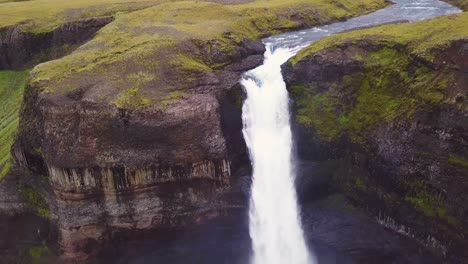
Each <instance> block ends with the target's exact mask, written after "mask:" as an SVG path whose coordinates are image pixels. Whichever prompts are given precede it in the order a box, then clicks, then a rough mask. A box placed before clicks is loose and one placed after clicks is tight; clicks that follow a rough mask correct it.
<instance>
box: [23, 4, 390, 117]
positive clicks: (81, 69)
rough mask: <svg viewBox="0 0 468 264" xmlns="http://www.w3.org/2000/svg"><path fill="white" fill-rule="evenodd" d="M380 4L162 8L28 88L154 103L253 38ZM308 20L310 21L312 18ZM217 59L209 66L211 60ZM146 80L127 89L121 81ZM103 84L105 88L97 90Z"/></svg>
mask: <svg viewBox="0 0 468 264" xmlns="http://www.w3.org/2000/svg"><path fill="white" fill-rule="evenodd" d="M386 4H387V3H386V2H385V1H383V0H359V1H351V0H339V1H333V2H330V1H325V0H293V1H287V2H285V1H282V0H269V1H266V0H257V1H254V2H251V3H247V4H240V5H231V6H230V5H221V4H216V3H206V2H172V3H165V4H161V5H158V6H155V7H151V8H146V9H144V10H140V11H135V12H132V13H130V14H126V15H121V16H118V17H117V19H116V20H115V21H114V22H112V23H110V24H109V25H107V26H106V27H104V28H103V29H102V30H100V31H99V32H98V33H97V35H96V36H95V37H94V38H93V39H92V40H91V41H89V42H88V43H87V44H85V45H83V46H81V47H80V48H78V49H77V50H76V51H75V52H73V53H72V54H71V55H69V56H66V57H64V58H62V59H60V60H55V61H51V62H47V63H44V64H41V65H39V66H38V67H36V68H35V69H34V71H33V73H32V76H33V78H32V82H31V85H32V87H34V88H36V89H40V90H43V91H44V92H47V93H50V94H54V95H60V94H63V93H67V92H70V91H72V90H75V89H77V88H80V87H92V88H91V89H98V90H94V91H93V92H89V93H88V94H93V95H95V96H96V98H87V99H90V100H96V101H98V100H101V101H102V100H108V101H110V102H112V103H115V104H116V105H118V106H120V107H128V108H137V107H145V106H149V105H154V104H156V103H160V102H161V101H162V100H164V98H166V96H167V95H168V94H171V93H173V92H175V91H181V92H183V93H184V92H187V89H188V88H189V87H191V86H192V82H193V81H194V80H197V79H198V78H199V77H200V76H201V75H203V74H204V73H207V72H211V71H213V70H216V69H218V68H219V67H222V66H224V65H226V64H228V63H230V62H231V57H232V56H233V55H234V54H235V52H236V48H237V47H238V46H239V43H240V41H241V40H243V39H245V38H251V39H258V38H260V37H262V36H264V35H266V34H271V33H280V32H284V31H287V30H292V29H295V28H298V27H300V26H302V25H301V24H299V23H298V22H297V21H296V18H297V16H303V17H304V19H303V20H304V21H305V22H306V23H310V24H317V23H325V22H330V21H334V20H337V19H340V18H345V17H350V16H353V15H358V14H362V13H366V12H370V11H371V10H375V9H377V8H379V7H383V6H385V5H386ZM312 14H314V15H312ZM220 53H221V54H223V56H224V57H223V58H224V59H223V60H222V61H219V60H216V58H215V57H214V54H220ZM137 73H138V74H143V75H144V76H151V80H150V79H145V80H143V81H141V82H138V83H135V81H133V80H130V79H129V78H127V76H130V75H134V74H137ZM103 84H105V85H103Z"/></svg>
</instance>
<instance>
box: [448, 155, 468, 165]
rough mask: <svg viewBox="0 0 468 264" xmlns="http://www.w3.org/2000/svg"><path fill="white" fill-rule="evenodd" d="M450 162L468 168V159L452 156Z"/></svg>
mask: <svg viewBox="0 0 468 264" xmlns="http://www.w3.org/2000/svg"><path fill="white" fill-rule="evenodd" d="M448 162H449V163H450V164H453V165H457V166H462V167H468V159H467V158H464V157H461V156H457V155H450V156H449V158H448Z"/></svg>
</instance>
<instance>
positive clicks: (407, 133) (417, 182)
mask: <svg viewBox="0 0 468 264" xmlns="http://www.w3.org/2000/svg"><path fill="white" fill-rule="evenodd" d="M461 17H466V15H465V14H463V15H460V17H459V18H458V19H462V18H461ZM443 19H445V18H443ZM454 20H455V21H456V20H457V18H456V19H454ZM436 21H437V20H435V21H433V22H423V23H426V24H415V25H416V27H419V26H425V25H433V24H432V23H437V22H436ZM455 21H454V22H453V23H456V22H455ZM389 27H390V28H387V29H385V28H381V29H370V30H367V31H362V32H356V33H354V32H352V33H348V35H346V34H345V35H343V36H340V37H338V38H339V39H338V40H334V39H331V40H325V41H322V42H319V43H317V44H315V46H314V45H313V46H312V47H311V49H312V50H314V51H313V52H310V53H303V54H300V55H299V56H298V58H296V59H293V60H292V61H290V62H289V63H288V64H285V65H284V66H283V71H284V73H285V75H286V80H287V83H288V87H289V89H290V90H291V94H292V96H293V97H294V111H295V117H296V130H295V133H296V139H297V141H298V148H299V156H300V157H301V158H302V159H305V160H326V159H337V160H339V163H338V164H340V165H339V166H338V170H337V173H335V174H334V175H333V182H334V186H335V187H336V188H339V189H341V190H342V191H344V192H345V193H347V196H348V197H350V198H351V199H352V200H353V201H354V203H355V204H356V205H359V206H362V207H364V208H366V209H368V210H369V212H370V213H372V214H373V215H375V216H380V217H379V219H380V221H381V222H382V223H383V224H385V225H388V226H389V227H390V228H394V229H399V230H400V231H401V230H404V233H406V234H407V235H409V236H411V237H415V238H416V239H418V240H419V241H421V243H423V244H425V245H427V246H428V247H430V248H432V249H433V250H434V251H436V252H438V253H439V254H441V255H444V256H445V258H446V260H447V261H448V262H449V263H465V262H466V261H467V260H468V255H466V251H465V249H466V243H467V240H466V239H467V235H468V234H467V230H468V222H467V214H468V207H467V204H468V203H467V202H468V195H467V193H466V190H467V188H468V169H467V168H468V141H467V139H468V108H467V105H468V101H467V95H468V74H467V73H468V52H467V51H468V41H466V39H463V37H462V38H460V39H458V40H457V39H450V40H447V42H445V43H444V44H443V45H440V43H438V45H434V46H432V47H430V48H429V49H427V51H423V52H415V47H416V48H419V47H420V46H418V45H417V44H416V43H415V42H411V41H410V42H404V41H398V40H397V39H393V38H392V36H393V35H391V34H395V33H397V34H400V33H402V32H406V33H408V32H411V29H409V26H406V25H395V26H389ZM382 29H384V30H382ZM373 30H377V31H379V30H380V32H387V31H386V30H388V32H390V33H380V34H382V35H378V34H372V32H374V31H373ZM398 30H401V31H398ZM435 30H437V29H435ZM398 32H400V33H398ZM386 34H388V35H386ZM371 35H373V37H371ZM460 35H461V36H463V34H462V32H460ZM401 36H404V34H401ZM439 40H440V39H439ZM425 41H426V43H430V41H431V39H430V38H426V39H425ZM309 51H310V50H309ZM305 52H308V51H305ZM302 191H304V190H302Z"/></svg>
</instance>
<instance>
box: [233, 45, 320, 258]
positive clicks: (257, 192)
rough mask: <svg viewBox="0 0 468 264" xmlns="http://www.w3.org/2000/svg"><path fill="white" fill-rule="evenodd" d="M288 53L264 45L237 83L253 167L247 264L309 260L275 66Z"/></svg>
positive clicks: (286, 108) (278, 67) (285, 110)
mask: <svg viewBox="0 0 468 264" xmlns="http://www.w3.org/2000/svg"><path fill="white" fill-rule="evenodd" d="M294 53H295V52H294V51H292V50H289V49H284V48H279V49H276V50H274V51H272V50H271V47H267V52H266V53H265V61H264V64H263V65H262V66H260V67H258V68H256V69H253V70H251V71H249V72H248V73H247V74H246V75H245V77H244V79H243V80H242V85H243V86H244V88H245V90H246V93H247V99H246V101H245V102H244V106H243V114H242V118H243V122H244V129H243V133H244V138H245V141H246V144H247V147H248V149H249V153H250V159H251V161H252V166H253V180H252V190H251V192H252V193H251V199H250V209H249V217H250V222H249V229H250V237H251V239H252V244H253V256H252V264H311V263H315V260H314V258H313V256H311V254H310V253H309V250H308V248H307V244H306V241H305V239H304V234H303V230H302V226H301V220H300V214H299V208H298V204H297V194H296V190H295V184H294V180H295V175H294V170H293V163H292V162H293V160H292V145H293V141H292V134H291V126H290V121H289V119H290V116H289V96H288V92H287V90H286V84H285V83H284V81H283V76H282V74H281V64H283V63H285V62H286V61H287V60H288V59H289V58H290V57H292V56H293V55H294Z"/></svg>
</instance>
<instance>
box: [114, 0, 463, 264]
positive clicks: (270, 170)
mask: <svg viewBox="0 0 468 264" xmlns="http://www.w3.org/2000/svg"><path fill="white" fill-rule="evenodd" d="M393 2H394V3H395V4H394V5H392V6H390V7H388V8H385V9H382V10H379V11H377V12H374V13H371V14H368V15H365V16H361V17H357V18H353V19H349V20H347V21H344V22H338V23H334V24H330V25H325V26H321V27H315V28H312V29H307V30H302V31H297V32H291V33H286V34H281V35H275V36H272V37H270V38H267V39H265V40H264V43H265V45H266V47H267V51H266V54H265V61H264V64H263V65H261V66H259V67H258V68H256V69H253V70H251V71H249V72H247V73H246V74H245V75H244V78H243V80H242V81H241V83H242V85H243V86H244V88H245V91H246V94H247V99H246V101H245V103H244V107H243V121H244V130H243V132H244V138H245V140H246V143H247V146H248V148H249V154H250V158H251V162H252V167H253V177H252V179H253V180H252V188H251V198H250V209H249V220H248V223H246V222H245V220H244V219H245V216H244V215H240V216H239V217H237V218H236V217H232V218H230V219H220V220H217V221H214V222H211V223H208V224H206V225H203V226H201V227H197V228H195V229H193V230H189V231H186V232H183V233H178V234H173V237H172V238H166V239H165V240H159V241H154V240H151V241H146V240H140V241H134V242H129V243H128V244H127V245H126V246H125V250H124V251H123V253H122V252H119V253H118V254H113V255H112V256H109V255H107V256H105V258H106V259H109V258H110V259H113V263H216V264H221V263H239V264H241V263H242V264H246V263H252V264H306V263H310V264H312V263H320V264H326V263H341V264H344V263H353V262H352V261H351V260H350V258H349V257H348V256H347V253H346V252H354V251H357V250H361V251H363V252H362V254H363V255H366V254H367V255H372V254H376V259H378V256H380V257H385V255H386V254H391V255H392V256H393V257H397V258H398V257H399V256H400V255H401V257H402V258H403V259H404V258H405V257H408V256H409V255H410V254H412V253H411V252H410V251H418V250H419V251H421V250H420V248H419V247H418V246H417V245H413V244H412V243H413V242H412V241H411V240H409V239H405V238H402V237H401V236H399V235H397V234H395V233H392V232H390V231H389V230H387V229H384V228H383V227H381V226H379V225H378V224H377V223H376V222H375V221H372V220H370V219H365V218H362V217H357V216H350V215H343V214H341V213H339V212H335V211H333V210H328V211H327V210H326V211H324V210H322V209H320V210H319V209H317V208H314V207H312V208H303V209H302V210H303V213H302V214H301V209H300V206H299V205H298V202H297V194H296V190H295V184H294V183H295V172H294V167H295V164H294V159H293V155H292V154H293V149H294V146H293V142H294V141H293V139H292V133H291V128H290V120H289V119H290V113H289V97H288V93H287V90H286V85H285V83H284V81H283V78H282V75H281V65H282V64H283V63H285V62H286V61H287V60H288V59H289V58H291V57H292V56H294V55H295V54H296V53H297V52H298V51H299V50H300V49H302V48H304V47H305V46H307V45H310V44H311V43H313V42H315V41H317V40H319V39H321V38H324V37H326V36H329V35H331V34H335V33H339V32H344V31H348V30H353V29H357V28H363V27H371V26H375V25H379V24H384V23H392V22H399V21H409V22H415V21H419V20H424V19H429V18H433V17H436V16H441V15H448V14H453V13H458V12H460V10H459V9H458V8H455V7H453V6H451V5H449V4H446V3H444V2H440V1H435V0H394V1H393ZM303 226H304V228H303ZM304 230H305V231H304ZM363 230H364V231H363ZM166 237H168V236H166ZM343 252H344V253H343ZM354 253H356V252H354ZM416 257H418V258H419V259H418V260H419V261H421V262H418V263H431V257H430V256H425V253H422V255H421V256H416ZM411 258H413V256H411ZM425 258H427V260H425ZM375 263H377V262H375Z"/></svg>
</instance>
